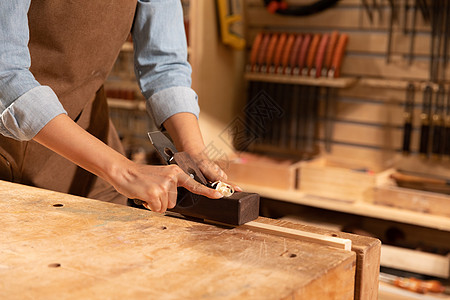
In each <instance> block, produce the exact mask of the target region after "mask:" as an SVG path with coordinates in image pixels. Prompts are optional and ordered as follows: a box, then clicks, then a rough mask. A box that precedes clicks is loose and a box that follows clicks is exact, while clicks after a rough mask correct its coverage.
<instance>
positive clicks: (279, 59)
mask: <svg viewBox="0 0 450 300" xmlns="http://www.w3.org/2000/svg"><path fill="white" fill-rule="evenodd" d="M291 37H292V39H291ZM290 41H292V42H291V43H290V45H289V42H290ZM293 42H294V36H293V35H292V34H290V35H289V38H288V35H287V33H281V34H280V38H279V40H278V43H277V47H276V49H275V54H274V58H273V63H272V66H273V69H270V70H269V73H274V74H281V71H282V70H283V57H284V53H285V52H286V51H290V47H292V43H293Z"/></svg>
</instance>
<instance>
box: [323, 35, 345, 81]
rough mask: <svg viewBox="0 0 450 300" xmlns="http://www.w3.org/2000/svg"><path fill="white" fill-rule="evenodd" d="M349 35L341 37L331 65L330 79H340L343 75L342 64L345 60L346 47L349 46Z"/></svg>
mask: <svg viewBox="0 0 450 300" xmlns="http://www.w3.org/2000/svg"><path fill="white" fill-rule="evenodd" d="M347 42H348V35H347V34H345V33H343V34H341V35H340V36H339V39H338V42H337V45H336V51H335V52H334V56H333V61H332V63H331V67H330V70H329V71H328V77H332V78H338V77H340V75H341V64H342V60H343V59H344V53H345V47H346V46H347Z"/></svg>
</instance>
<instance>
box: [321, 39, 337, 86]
mask: <svg viewBox="0 0 450 300" xmlns="http://www.w3.org/2000/svg"><path fill="white" fill-rule="evenodd" d="M338 38H339V33H338V32H337V31H333V32H332V33H331V35H330V40H329V42H328V46H327V50H326V52H325V60H324V63H323V65H322V76H323V77H326V76H327V73H328V69H329V68H330V67H331V60H332V59H333V54H334V51H335V48H336V43H337V41H338Z"/></svg>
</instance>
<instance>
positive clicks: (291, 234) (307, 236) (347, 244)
mask: <svg viewBox="0 0 450 300" xmlns="http://www.w3.org/2000/svg"><path fill="white" fill-rule="evenodd" d="M241 228H247V229H250V230H252V231H257V232H263V233H267V234H271V235H276V236H281V237H286V238H290V239H296V240H300V241H306V242H311V243H317V244H320V245H326V246H329V247H333V248H337V249H344V250H346V251H350V250H351V248H352V241H351V240H349V239H341V238H336V237H330V236H324V235H321V234H317V233H312V232H307V231H302V230H298V229H292V228H285V227H281V226H275V225H270V224H265V223H260V222H255V221H251V222H248V223H245V224H244V225H241Z"/></svg>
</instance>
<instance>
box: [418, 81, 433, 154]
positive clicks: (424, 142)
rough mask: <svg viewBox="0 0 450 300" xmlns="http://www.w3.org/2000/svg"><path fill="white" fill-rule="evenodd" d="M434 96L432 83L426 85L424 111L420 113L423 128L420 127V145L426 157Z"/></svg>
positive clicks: (421, 152) (421, 151) (420, 149)
mask: <svg viewBox="0 0 450 300" xmlns="http://www.w3.org/2000/svg"><path fill="white" fill-rule="evenodd" d="M432 97H433V89H432V88H431V86H430V85H427V86H426V87H425V91H424V92H423V103H422V113H421V114H420V120H421V128H420V145H419V153H420V154H421V155H422V156H425V157H426V156H428V145H429V137H430V114H431V101H432Z"/></svg>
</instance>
